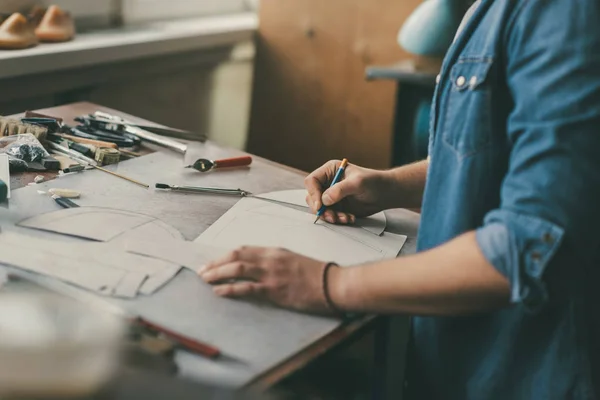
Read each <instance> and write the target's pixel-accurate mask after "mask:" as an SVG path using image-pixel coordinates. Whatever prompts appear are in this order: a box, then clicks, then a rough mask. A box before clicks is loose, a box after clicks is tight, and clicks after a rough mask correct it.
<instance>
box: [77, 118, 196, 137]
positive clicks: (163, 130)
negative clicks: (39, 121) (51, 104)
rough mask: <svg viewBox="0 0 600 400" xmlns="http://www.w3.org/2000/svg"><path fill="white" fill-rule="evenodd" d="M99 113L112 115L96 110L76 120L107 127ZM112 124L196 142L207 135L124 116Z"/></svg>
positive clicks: (120, 127) (89, 124)
mask: <svg viewBox="0 0 600 400" xmlns="http://www.w3.org/2000/svg"><path fill="white" fill-rule="evenodd" d="M98 115H100V117H104V116H106V115H110V114H109V113H105V112H102V111H96V112H95V113H94V114H90V115H82V116H80V117H78V118H75V120H76V121H77V122H80V123H83V124H85V125H88V126H96V127H101V128H105V127H106V125H107V122H106V121H105V120H103V119H102V118H101V119H98V118H97V116H98ZM110 125H112V126H111V129H112V128H113V127H116V126H119V129H122V127H123V126H131V127H135V128H140V129H143V130H145V131H148V132H151V133H155V134H157V135H162V136H169V137H173V138H177V139H183V140H190V141H196V142H204V141H205V140H206V135H199V134H197V133H193V132H189V131H184V130H181V129H174V128H168V127H160V126H152V125H144V124H137V123H135V122H132V121H128V120H126V119H124V118H121V119H120V121H119V123H116V122H115V121H112V122H111V123H110Z"/></svg>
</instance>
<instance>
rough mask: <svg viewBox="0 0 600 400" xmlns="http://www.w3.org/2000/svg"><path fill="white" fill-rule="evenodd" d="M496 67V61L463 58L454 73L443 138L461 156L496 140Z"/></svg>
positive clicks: (451, 80) (445, 115)
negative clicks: (493, 77) (493, 82)
mask: <svg viewBox="0 0 600 400" xmlns="http://www.w3.org/2000/svg"><path fill="white" fill-rule="evenodd" d="M492 65H493V62H492V58H469V59H459V60H458V61H457V63H456V64H455V65H454V66H453V67H452V69H451V70H450V84H449V85H448V86H447V87H449V90H448V89H447V90H448V94H447V96H448V97H447V100H446V111H445V114H444V117H445V118H444V124H443V127H442V129H443V134H442V137H443V140H444V143H446V144H447V145H448V146H450V147H451V148H452V149H453V150H454V151H455V152H456V153H457V155H458V156H459V157H468V156H470V155H474V154H475V153H477V152H478V151H479V150H481V149H482V148H484V147H486V146H488V145H489V144H490V143H491V141H492V126H491V125H492V123H491V118H492V115H491V105H492V98H491V95H492V93H491V82H490V81H491V71H492Z"/></svg>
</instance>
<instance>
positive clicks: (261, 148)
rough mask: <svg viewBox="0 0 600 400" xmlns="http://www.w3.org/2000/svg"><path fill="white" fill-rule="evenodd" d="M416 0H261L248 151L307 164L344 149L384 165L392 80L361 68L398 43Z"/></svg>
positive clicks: (391, 52)
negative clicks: (374, 77)
mask: <svg viewBox="0 0 600 400" xmlns="http://www.w3.org/2000/svg"><path fill="white" fill-rule="evenodd" d="M420 1H421V0H262V1H261V8H260V29H259V35H258V39H257V57H256V67H255V79H254V90H253V102H252V113H251V121H250V132H249V138H248V149H249V151H251V152H253V153H256V154H258V155H262V156H264V157H267V158H270V159H273V160H275V161H279V162H282V163H285V164H288V165H291V166H294V167H297V168H301V169H304V170H307V171H308V170H312V169H313V168H315V167H317V166H319V165H320V164H322V163H323V162H324V161H326V160H328V159H330V158H342V157H348V158H349V159H350V160H351V162H354V163H357V164H362V165H365V166H370V167H377V168H386V167H389V166H390V156H391V143H392V133H391V129H392V115H393V105H394V94H395V84H394V83H393V82H366V81H365V78H364V73H365V68H366V67H367V66H368V65H373V64H391V63H394V62H396V61H399V60H400V59H404V58H407V57H408V55H407V54H406V53H404V52H403V51H402V49H400V47H399V46H398V44H397V43H396V35H397V32H398V30H399V28H400V27H401V26H402V23H403V22H404V20H405V19H406V17H407V16H408V15H410V13H411V12H412V11H413V10H414V8H415V7H416V6H417V5H418V4H419V3H420Z"/></svg>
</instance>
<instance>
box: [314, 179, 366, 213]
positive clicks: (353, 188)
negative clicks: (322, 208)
mask: <svg viewBox="0 0 600 400" xmlns="http://www.w3.org/2000/svg"><path fill="white" fill-rule="evenodd" d="M358 189H359V187H358V184H357V182H356V180H355V179H346V180H343V181H341V182H339V183H337V184H335V185H333V186H332V187H330V188H329V189H327V190H326V191H325V193H323V196H322V200H323V204H325V205H326V206H328V207H329V206H332V205H334V204H336V203H339V202H340V201H342V200H343V199H344V198H345V197H347V196H350V195H352V194H355V193H356V192H357V191H358Z"/></svg>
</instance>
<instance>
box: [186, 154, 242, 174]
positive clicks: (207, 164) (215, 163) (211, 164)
mask: <svg viewBox="0 0 600 400" xmlns="http://www.w3.org/2000/svg"><path fill="white" fill-rule="evenodd" d="M250 164H252V157H250V156H242V157H234V158H224V159H221V160H208V159H206V158H200V159H198V160H196V162H195V163H194V164H192V165H188V166H187V167H186V168H194V169H195V170H198V171H200V172H208V171H210V170H213V169H216V168H232V167H246V166H248V165H250Z"/></svg>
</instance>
